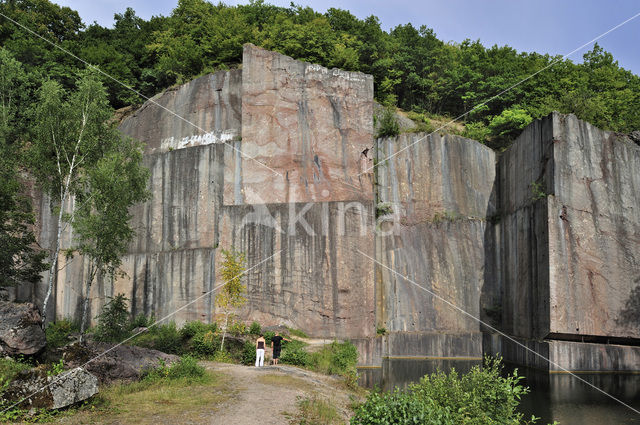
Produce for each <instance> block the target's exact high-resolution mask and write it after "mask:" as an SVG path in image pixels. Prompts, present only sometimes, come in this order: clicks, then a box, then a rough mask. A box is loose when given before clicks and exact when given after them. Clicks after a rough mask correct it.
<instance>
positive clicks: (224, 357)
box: [212, 350, 233, 363]
mask: <svg viewBox="0 0 640 425" xmlns="http://www.w3.org/2000/svg"><path fill="white" fill-rule="evenodd" d="M212 360H213V361H214V362H220V363H233V357H232V356H231V354H230V353H229V352H228V351H226V350H218V351H216V352H215V354H214V355H213V359H212Z"/></svg>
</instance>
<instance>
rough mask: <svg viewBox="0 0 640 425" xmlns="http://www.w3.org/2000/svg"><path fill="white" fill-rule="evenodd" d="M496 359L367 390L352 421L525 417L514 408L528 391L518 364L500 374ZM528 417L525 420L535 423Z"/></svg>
mask: <svg viewBox="0 0 640 425" xmlns="http://www.w3.org/2000/svg"><path fill="white" fill-rule="evenodd" d="M501 371H502V365H501V359H499V358H498V359H492V358H488V357H487V358H486V359H485V361H484V366H483V367H482V368H481V367H479V366H475V367H474V368H472V369H471V371H469V373H467V374H464V375H459V374H458V373H457V372H456V371H455V370H452V371H451V372H450V373H448V374H446V373H444V372H437V373H434V374H431V375H425V376H424V377H423V378H422V379H421V380H420V382H419V383H417V384H413V385H411V386H410V387H409V390H408V391H406V392H399V391H396V392H394V393H387V394H379V393H375V392H374V393H371V394H370V395H369V396H368V397H367V400H366V401H365V403H363V404H362V405H361V406H360V407H359V408H358V409H357V411H356V413H355V415H354V417H353V418H352V420H351V423H352V424H362V425H365V424H417V423H420V424H423V423H427V424H447V425H448V424H474V425H498V424H513V425H516V424H520V423H524V421H523V415H522V414H521V413H518V412H517V411H516V408H517V407H518V404H519V403H520V398H521V396H522V395H524V394H526V393H527V392H528V389H527V388H526V387H523V386H521V385H520V381H521V380H522V379H523V378H522V377H520V376H518V374H517V370H516V371H515V372H514V373H513V374H510V375H507V376H506V377H503V376H502V374H501ZM534 422H535V421H534V420H533V418H532V420H530V421H529V422H528V423H534Z"/></svg>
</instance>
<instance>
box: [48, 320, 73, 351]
mask: <svg viewBox="0 0 640 425" xmlns="http://www.w3.org/2000/svg"><path fill="white" fill-rule="evenodd" d="M79 331H80V329H79V327H78V326H77V325H76V324H75V323H73V322H72V321H71V319H62V320H58V321H57V322H55V323H51V324H49V326H47V328H46V329H45V336H46V338H47V346H48V347H49V348H59V347H64V346H65V345H67V344H68V343H69V336H70V335H71V334H72V333H74V332H79Z"/></svg>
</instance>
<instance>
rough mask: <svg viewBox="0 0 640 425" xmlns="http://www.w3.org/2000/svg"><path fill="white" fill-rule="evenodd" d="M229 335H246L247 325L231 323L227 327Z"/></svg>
mask: <svg viewBox="0 0 640 425" xmlns="http://www.w3.org/2000/svg"><path fill="white" fill-rule="evenodd" d="M229 333H230V334H231V335H233V336H241V335H244V334H246V333H247V325H245V324H244V323H243V322H233V323H232V324H231V325H230V326H229Z"/></svg>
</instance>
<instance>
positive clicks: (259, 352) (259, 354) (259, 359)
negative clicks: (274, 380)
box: [256, 334, 266, 367]
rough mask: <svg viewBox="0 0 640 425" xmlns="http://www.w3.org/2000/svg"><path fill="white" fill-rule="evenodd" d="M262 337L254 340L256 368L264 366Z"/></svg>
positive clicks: (263, 342) (263, 341)
mask: <svg viewBox="0 0 640 425" xmlns="http://www.w3.org/2000/svg"><path fill="white" fill-rule="evenodd" d="M265 342H266V341H265V340H264V336H263V335H262V334H260V337H259V338H258V339H257V340H256V367H262V366H264V345H265Z"/></svg>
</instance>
